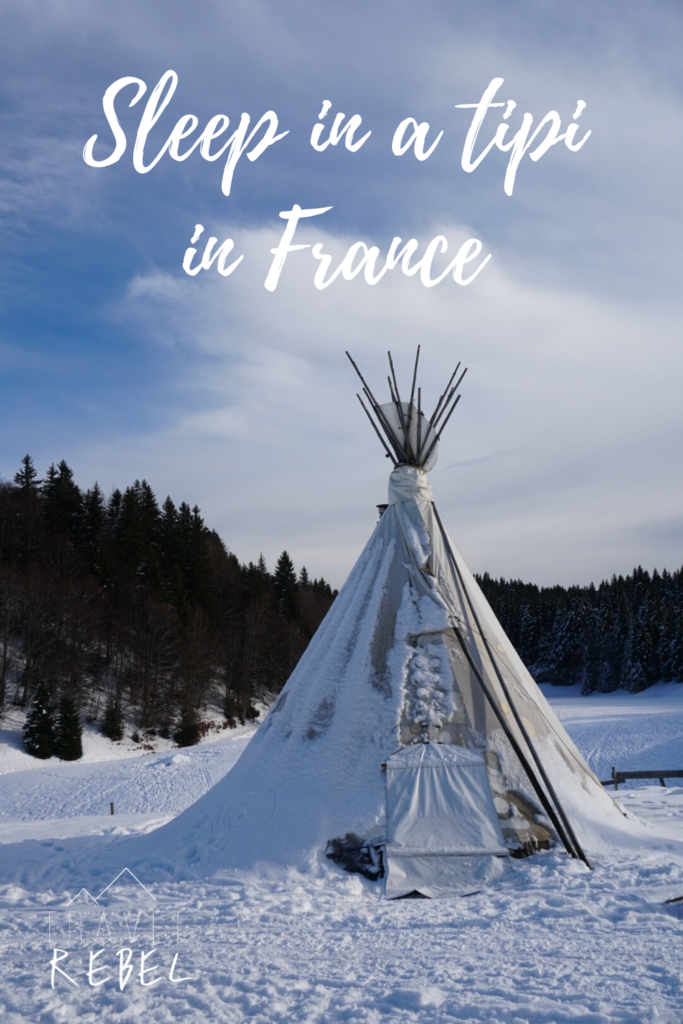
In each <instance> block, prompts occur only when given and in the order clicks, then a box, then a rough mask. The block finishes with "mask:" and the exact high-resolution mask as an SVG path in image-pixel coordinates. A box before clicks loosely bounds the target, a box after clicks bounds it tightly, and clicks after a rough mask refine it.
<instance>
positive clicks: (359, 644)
mask: <svg viewBox="0 0 683 1024" xmlns="http://www.w3.org/2000/svg"><path fill="white" fill-rule="evenodd" d="M349 358H351V357H350V356H349ZM389 358H390V368H391V377H390V378H389V385H390V401H389V402H387V403H385V404H380V403H379V402H378V401H377V400H376V399H375V397H374V395H373V393H372V391H371V390H370V388H369V386H368V385H367V384H366V382H365V380H364V379H363V377H362V376H361V374H360V371H359V370H358V367H357V366H356V364H355V363H353V365H354V368H355V369H356V371H357V372H358V374H359V376H360V378H361V382H362V385H363V397H364V399H365V401H363V398H361V396H360V395H359V396H358V397H359V399H360V401H361V405H363V407H364V409H365V412H366V413H367V415H368V417H369V419H370V420H371V422H372V425H373V427H374V430H375V432H376V433H377V436H378V437H379V439H380V441H381V443H382V444H383V445H384V448H385V453H386V455H387V456H388V457H389V458H390V459H391V460H392V462H393V465H394V469H393V471H392V473H391V476H390V479H389V494H388V504H387V506H386V508H385V510H384V512H383V514H382V515H381V517H380V519H379V522H378V523H377V526H376V528H375V530H374V532H373V534H372V536H371V537H370V540H369V541H368V544H367V546H366V547H365V550H364V551H363V553H362V554H361V556H360V558H359V559H358V562H357V563H356V565H355V567H354V568H353V570H352V572H351V574H350V576H349V578H348V580H347V582H346V584H345V585H344V587H343V588H342V590H341V591H340V593H339V595H338V597H337V599H336V600H335V602H334V604H333V606H332V608H331V609H330V611H329V613H328V615H327V617H326V618H325V620H324V622H323V623H322V625H321V626H320V627H319V629H318V631H317V632H316V634H315V636H314V637H313V639H312V641H311V643H310V645H309V647H308V648H307V650H306V652H305V653H304V655H303V657H302V658H301V661H300V662H299V664H298V665H297V667H296V669H295V671H294V672H293V674H292V676H291V678H290V679H289V681H288V682H287V685H286V686H285V687H284V689H283V690H282V692H281V693H280V695H279V696H278V698H277V700H276V701H275V703H274V704H273V705H272V707H271V708H270V711H269V713H268V715H267V716H266V718H265V720H264V721H263V723H262V725H261V726H260V728H259V729H258V731H257V732H256V734H255V735H254V737H253V738H252V740H251V741H250V743H249V745H248V746H247V748H246V750H245V751H244V753H243V754H242V756H241V758H240V759H239V761H238V762H237V764H236V765H235V767H234V768H233V769H232V770H231V771H230V772H229V773H228V775H227V776H225V778H224V779H223V780H222V781H221V782H219V783H218V784H217V785H216V786H214V787H213V789H211V790H210V791H209V792H208V793H207V794H206V795H205V796H204V797H203V798H202V799H201V800H199V801H198V802H197V803H196V804H194V805H193V806H192V807H190V808H188V810H186V811H185V812H184V813H183V814H181V815H180V816H179V817H178V818H176V819H175V821H173V822H172V823H170V824H169V825H167V826H166V827H165V828H163V829H161V830H159V831H158V832H157V833H153V834H152V835H151V836H149V837H147V838H148V839H149V840H154V841H155V842H159V841H161V840H162V839H163V844H162V846H161V849H164V848H165V849H168V850H169V851H170V850H171V849H173V848H177V849H179V850H180V849H181V850H182V857H183V858H184V859H185V861H186V864H187V867H188V868H189V869H191V865H192V864H193V863H194V864H195V865H196V866H199V864H201V865H202V868H203V869H207V868H209V869H210V870H212V871H219V870H221V869H245V868H258V869H259V870H267V866H268V865H286V866H291V867H293V868H296V869H298V870H304V871H305V870H311V869H315V868H316V866H318V867H319V865H320V864H323V863H326V864H327V865H328V866H330V867H331V864H332V863H336V864H338V865H341V866H343V867H344V868H345V869H346V870H350V871H354V870H355V871H358V872H360V873H362V874H364V875H365V876H366V877H368V878H371V879H376V880H377V881H378V883H379V884H383V885H385V887H386V894H387V895H388V896H394V897H395V896H401V895H406V894H410V893H413V892H418V893H421V894H423V895H426V896H437V895H441V894H446V893H466V892H471V891H473V890H476V889H479V888H481V886H482V884H487V883H491V882H494V883H495V882H497V881H498V880H503V879H504V878H505V877H506V875H509V874H510V872H511V870H512V868H513V861H514V859H515V858H521V857H524V856H527V855H529V854H532V853H534V852H536V851H537V850H540V849H547V848H549V847H552V846H558V847H559V848H561V847H564V848H565V849H566V851H567V853H568V854H569V855H570V856H572V857H576V858H580V859H581V860H584V861H585V862H586V863H588V859H587V854H586V852H585V849H584V847H585V840H586V838H588V840H589V841H590V838H591V835H594V834H595V823H596V821H601V820H606V819H609V818H610V816H612V818H613V817H614V816H616V817H617V818H619V817H620V814H619V812H618V810H617V809H616V806H615V805H614V803H613V801H612V800H611V798H610V797H609V796H608V795H607V794H606V793H605V791H604V790H603V788H602V786H601V785H600V783H599V782H598V780H597V779H596V778H595V776H594V775H593V773H592V772H591V770H590V768H589V767H588V765H587V764H586V762H585V761H584V759H583V757H582V756H581V755H580V753H579V752H578V750H577V749H576V747H575V746H574V744H573V743H572V741H571V740H570V738H569V736H568V735H567V733H566V732H565V730H564V729H563V727H562V725H561V724H560V722H559V720H558V719H557V717H556V716H555V714H554V713H553V711H552V710H551V708H550V706H549V705H548V703H547V701H546V700H545V698H544V697H543V695H542V694H541V692H540V690H539V688H538V686H537V685H536V684H535V682H534V681H533V679H532V678H531V676H530V675H529V672H528V671H527V669H526V668H525V666H524V665H523V664H522V662H521V660H520V658H519V657H518V655H517V653H516V652H515V650H514V648H513V646H512V644H511V643H510V641H509V640H508V638H507V637H506V635H505V633H504V632H503V630H502V628H501V626H500V624H499V623H498V621H497V619H496V617H495V615H494V614H493V612H492V610H491V608H490V606H489V604H488V603H487V601H486V599H485V597H484V595H483V594H482V592H481V590H480V588H479V586H478V584H477V582H476V580H475V579H474V577H473V576H472V574H471V573H470V572H469V570H468V569H467V567H466V566H465V564H464V562H463V560H462V558H461V556H460V554H459V553H458V551H457V549H456V547H455V545H454V544H453V542H452V541H451V540H450V538H449V536H448V534H447V533H446V530H445V529H444V526H443V524H442V522H441V519H440V517H439V514H438V512H437V509H436V506H435V504H434V500H433V497H432V491H431V488H430V485H429V482H428V473H429V471H430V469H431V468H432V467H433V466H434V464H435V462H436V458H437V451H438V444H439V439H440V438H441V435H442V432H443V429H444V427H445V426H446V424H447V422H448V420H449V419H450V416H451V414H452V412H453V410H454V408H455V406H456V405H457V402H458V401H459V397H460V396H459V394H458V388H459V385H460V382H461V381H462V378H463V376H464V372H465V371H463V372H462V373H460V375H459V376H458V369H459V368H456V371H455V373H454V374H453V376H452V377H451V379H450V381H449V383H448V386H447V387H446V389H445V391H444V392H443V394H442V395H441V398H440V399H439V401H438V403H437V405H436V408H435V410H434V412H433V414H432V415H431V416H430V417H429V418H427V416H426V415H425V414H424V412H423V410H422V397H421V390H420V389H419V388H418V389H417V390H416V375H417V366H418V359H419V348H418V353H417V358H416V360H415V369H414V373H413V377H412V386H411V390H410V396H409V398H408V400H407V401H404V400H403V399H402V398H401V396H400V394H399V389H398V385H397V381H396V376H395V374H394V368H393V362H392V360H391V356H390V357H389ZM351 361H352V362H353V360H351ZM456 378H457V379H456ZM591 828H592V831H591ZM174 836H176V837H177V838H178V839H180V838H181V837H182V843H180V842H179V843H175V842H174V841H173V837H174ZM177 867H178V865H176V869H177Z"/></svg>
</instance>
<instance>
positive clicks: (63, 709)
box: [55, 697, 83, 761]
mask: <svg viewBox="0 0 683 1024" xmlns="http://www.w3.org/2000/svg"><path fill="white" fill-rule="evenodd" d="M82 736H83V729H82V727H81V720H80V718H79V715H78V708H77V707H76V702H75V701H74V700H73V699H72V698H71V697H62V699H61V700H60V702H59V712H58V714H57V724H56V726H55V754H56V755H57V757H58V758H60V760H62V761H78V760H79V758H81V757H83V741H82Z"/></svg>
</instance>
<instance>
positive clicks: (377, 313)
mask: <svg viewBox="0 0 683 1024" xmlns="http://www.w3.org/2000/svg"><path fill="white" fill-rule="evenodd" d="M279 233H280V229H279V227H278V228H273V229H262V230H259V231H251V232H250V231H244V232H240V233H238V234H237V235H235V242H236V252H239V253H244V254H245V260H244V264H243V266H241V267H240V268H238V271H236V272H235V274H234V275H233V277H231V278H229V279H227V280H226V279H223V278H221V277H219V275H218V274H214V273H211V274H209V273H204V274H203V275H202V276H201V277H200V278H194V279H189V278H186V277H185V276H184V275H178V276H177V277H172V276H169V275H164V274H159V273H153V274H150V275H149V276H148V277H145V278H139V279H137V280H136V281H135V282H133V283H132V285H131V287H130V288H129V291H128V295H127V297H126V299H125V315H126V316H127V317H131V318H133V319H135V318H136V317H138V316H139V317H140V318H141V320H142V322H143V324H144V329H145V330H146V331H149V330H150V329H151V326H150V310H151V309H153V310H154V311H155V321H154V331H155V335H156V337H157V339H158V340H159V341H166V340H168V339H171V341H172V344H174V345H175V346H176V347H177V346H186V347H187V348H188V349H189V350H190V353H191V362H192V369H191V370H190V371H189V372H188V373H187V374H186V375H185V376H184V377H183V379H181V380H177V381H176V405H177V413H176V420H175V423H174V425H173V426H172V427H171V428H169V429H168V430H165V431H164V432H161V433H156V434H152V435H149V436H140V437H136V438H135V439H134V440H133V441H128V442H126V446H125V448H120V447H119V448H117V447H116V446H115V445H114V446H113V448H112V447H107V450H106V451H105V450H103V449H102V448H101V447H100V446H99V445H95V446H93V447H92V448H91V449H90V450H89V453H88V455H87V456H86V453H85V452H84V453H83V456H82V457H81V459H80V464H81V465H84V463H90V464H91V466H92V472H97V471H98V469H97V467H100V466H102V465H103V464H105V463H106V464H108V465H110V466H111V467H112V470H111V471H112V472H113V471H114V470H115V469H116V470H117V471H118V472H119V473H120V472H121V471H122V469H123V467H124V466H125V465H127V464H129V463H130V456H131V446H134V449H135V464H136V466H138V467H140V468H139V470H138V471H137V472H139V474H142V473H145V474H146V475H147V476H148V479H149V480H150V482H151V483H152V485H153V486H154V487H155V488H156V489H157V490H158V491H159V492H160V493H162V494H165V492H166V491H170V492H171V493H172V494H174V495H177V496H178V497H189V498H190V500H192V501H195V500H196V501H198V503H199V504H200V505H201V507H202V509H203V511H204V513H205V515H206V516H207V519H208V520H209V522H210V523H211V524H212V525H214V526H215V527H216V528H217V529H218V530H219V532H220V533H221V534H222V536H223V537H224V539H225V540H226V542H227V543H228V544H229V546H230V547H231V548H232V549H233V550H235V551H236V553H237V554H238V555H239V556H240V557H241V558H244V559H247V558H253V557H256V555H257V554H258V552H259V551H260V550H264V552H265V553H266V556H267V558H268V560H269V562H270V563H271V564H272V563H273V561H274V558H275V557H276V556H277V554H278V553H279V551H280V550H281V549H282V548H284V547H286V548H287V549H288V550H289V551H290V553H292V555H293V557H294V558H295V560H296V562H297V563H298V564H302V563H305V564H307V565H308V566H309V568H310V569H311V571H313V572H315V573H316V574H318V573H321V572H322V573H324V574H325V575H326V576H328V577H329V578H330V579H331V580H332V581H333V582H334V583H335V584H336V585H339V584H340V583H341V582H342V581H343V579H344V577H345V575H346V573H347V571H348V570H349V568H350V566H351V565H352V563H353V561H354V559H355V557H356V555H357V553H358V552H359V550H360V547H361V545H362V544H363V543H364V542H365V539H366V537H367V535H368V533H369V530H370V529H371V526H372V523H373V522H374V518H375V509H374V506H375V504H376V503H378V502H381V501H383V500H384V495H385V486H386V476H387V470H388V463H387V462H386V460H385V459H384V458H383V454H382V451H381V448H380V446H379V443H378V442H377V440H376V438H375V437H374V435H373V434H372V433H371V430H370V427H369V424H368V423H367V422H366V420H365V417H364V416H363V414H362V411H361V410H360V409H359V408H358V404H357V401H356V399H355V394H354V392H355V390H357V383H356V380H355V376H354V374H353V371H352V369H351V367H350V366H349V365H348V363H347V361H346V359H345V357H344V355H343V352H344V349H345V348H348V349H349V350H350V351H351V352H352V354H353V355H354V357H355V358H356V359H357V360H358V362H359V363H360V366H361V368H362V369H363V371H364V373H365V374H366V377H367V379H368V381H369V382H370V383H371V386H372V387H373V388H375V387H376V388H377V391H378V392H381V393H382V394H384V393H385V391H386V381H385V378H386V373H387V366H386V350H387V349H388V348H391V350H392V352H393V353H394V357H395V359H396V362H397V367H398V371H399V374H400V376H401V379H402V380H404V381H407V379H408V376H409V373H410V368H411V365H412V359H413V357H414V350H415V346H416V345H417V343H418V342H419V343H420V344H421V345H422V374H421V379H422V383H423V387H424V394H425V404H426V405H430V404H432V403H433V402H434V401H435V399H436V397H437V394H438V391H439V389H440V386H443V383H444V382H445V378H446V375H447V374H448V373H449V372H450V369H451V368H452V365H453V364H454V363H455V362H456V361H457V360H458V359H462V360H463V362H464V363H465V364H467V365H469V367H470V369H469V373H468V376H467V377H466V378H465V383H464V386H463V392H464V397H463V400H462V402H461V404H460V406H459V408H458V410H457V412H456V414H455V415H454V417H453V419H452V420H451V422H450V424H449V426H448V428H447V431H446V434H445V436H444V441H443V445H442V452H441V460H440V464H439V465H438V466H437V467H436V469H435V470H434V472H433V474H432V484H433V487H434V490H435V494H436V497H437V500H438V502H439V505H440V507H441V509H442V514H443V517H444V519H445V521H446V523H447V524H449V525H450V527H451V530H452V533H453V535H454V539H455V540H456V543H458V544H459V545H460V546H461V547H462V548H463V550H464V553H465V554H466V557H468V559H469V561H470V562H471V563H472V564H473V566H474V567H475V568H476V569H478V570H483V569H488V570H489V571H491V572H494V573H496V574H505V575H513V576H521V577H524V578H529V579H533V580H537V581H542V582H547V583H551V582H558V581H561V582H565V583H568V582H573V581H580V582H587V581H588V580H589V579H597V578H599V577H601V576H603V575H609V574H611V573H612V571H617V572H619V571H626V570H628V569H629V568H630V567H632V565H633V564H636V563H638V562H642V563H643V564H650V565H651V564H653V563H656V564H658V565H660V566H662V565H667V566H668V567H675V565H676V563H677V561H678V560H679V558H680V553H679V546H678V542H677V534H676V532H675V531H673V532H672V531H671V529H670V528H668V527H667V528H660V525H659V524H661V523H662V522H663V523H664V525H665V526H666V524H668V523H669V522H670V520H671V519H672V518H675V516H676V515H677V512H678V510H679V509H680V506H681V501H682V499H683V483H682V482H681V477H680V472H679V471H678V466H677V451H678V438H679V437H680V431H681V427H682V426H683V423H681V419H683V412H682V411H681V408H680V401H679V381H680V377H681V371H682V370H683V366H682V362H683V359H682V357H681V353H680V346H679V343H678V327H677V324H676V323H675V322H674V321H673V319H672V318H670V317H669V316H668V314H666V313H660V312H659V311H658V310H657V309H651V308H647V307H644V306H643V307H640V306H638V305H637V304H632V305H630V306H627V305H626V304H624V303H620V304H616V303H611V302H608V301H600V300H599V299H596V298H587V297H585V296H582V295H577V294H575V293H573V292H571V291H569V290H561V289H550V288H547V287H542V286H540V285H539V284H537V283H535V282H534V281H533V280H528V279H522V278H521V277H520V276H517V274H516V272H515V268H514V267H506V266H502V265H501V263H500V261H498V262H497V261H496V259H495V256H494V259H493V260H492V261H491V263H490V264H489V265H488V266H487V267H486V268H485V270H484V271H483V272H482V274H481V275H480V277H479V278H478V279H477V281H476V282H474V283H473V284H472V285H471V286H469V287H468V288H461V287H458V286H457V285H455V284H454V283H453V282H452V280H450V281H448V282H447V281H444V282H443V283H442V284H441V285H439V286H437V287H436V288H434V289H430V290H427V289H425V288H423V287H422V285H420V283H419V281H418V280H416V279H414V278H413V279H408V278H406V277H404V276H403V275H401V274H400V273H399V272H397V271H394V272H393V276H391V277H387V278H385V280H383V281H382V282H381V283H380V284H379V285H377V286H375V287H369V286H367V285H366V284H365V283H364V282H362V281H361V280H356V281H354V282H344V281H342V280H338V281H337V282H336V283H335V284H334V285H332V286H331V287H330V288H329V289H328V290H327V291H325V292H323V293H320V292H317V291H316V290H315V289H314V287H313V283H312V280H313V273H314V270H315V266H316V264H315V261H314V260H313V259H312V258H311V256H310V250H307V251H302V252H299V253H295V254H293V255H292V256H290V257H289V258H288V261H287V263H286V265H285V269H284V271H283V276H282V279H281V282H280V285H279V286H278V289H277V290H276V292H275V293H272V294H271V293H268V292H267V291H265V289H264V288H263V280H264V278H265V274H266V271H267V268H268V265H269V262H270V259H271V257H270V252H269V250H270V249H271V248H272V246H273V245H274V244H275V242H276V241H277V239H278V237H279ZM436 233H443V234H445V235H446V236H447V237H448V238H449V239H451V240H452V242H453V245H459V244H460V242H461V241H462V240H463V239H464V238H467V237H469V235H470V232H469V231H468V229H466V228H464V227H462V226H454V225H446V226H443V225H441V226H437V225H435V227H434V229H433V232H432V233H431V234H436ZM429 237H431V235H428V236H427V239H428V238H429ZM427 239H425V240H427ZM301 240H306V241H321V242H323V244H324V247H325V251H332V250H333V249H336V250H337V251H343V250H344V248H345V246H346V245H347V244H348V242H349V240H348V239H341V238H334V237H332V236H330V235H326V234H325V233H323V232H321V231H320V230H319V229H313V228H310V229H308V230H306V231H305V232H302V235H301ZM485 251H488V250H486V249H485ZM240 272H242V273H241V276H240ZM119 467H120V468H119ZM111 482H114V481H113V480H112V481H111ZM118 482H119V483H121V478H120V476H119V477H118Z"/></svg>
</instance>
